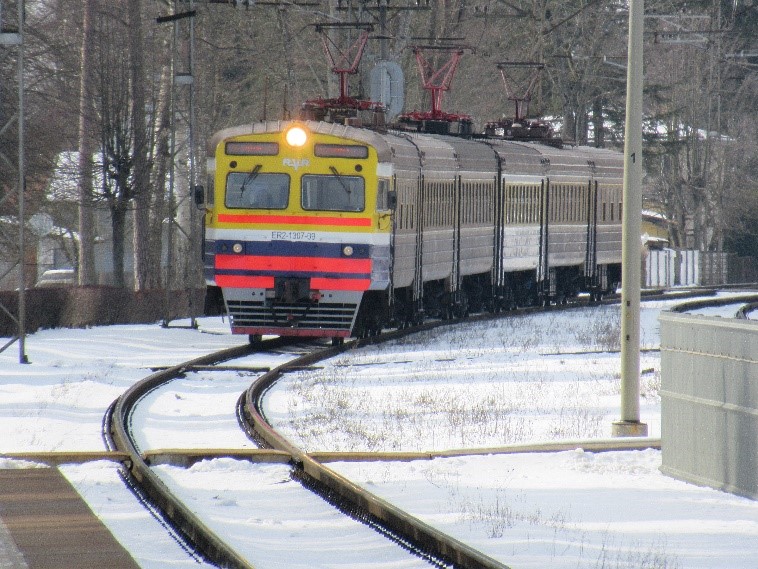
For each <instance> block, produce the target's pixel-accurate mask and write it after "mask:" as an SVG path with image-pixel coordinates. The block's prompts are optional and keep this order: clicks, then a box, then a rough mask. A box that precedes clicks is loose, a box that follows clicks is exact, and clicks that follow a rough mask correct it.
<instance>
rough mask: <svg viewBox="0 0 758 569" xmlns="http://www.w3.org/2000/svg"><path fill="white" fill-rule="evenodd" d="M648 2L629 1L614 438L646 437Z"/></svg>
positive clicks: (641, 0) (639, 0)
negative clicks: (643, 300)
mask: <svg viewBox="0 0 758 569" xmlns="http://www.w3.org/2000/svg"><path fill="white" fill-rule="evenodd" d="M644 5H645V3H644V0H630V1H629V47H628V55H627V57H628V63H627V80H626V127H625V136H624V198H623V203H624V208H623V212H622V215H623V219H622V232H623V235H622V241H621V261H622V262H621V267H622V268H621V271H622V274H621V419H620V420H619V421H616V422H614V423H613V426H612V433H613V436H615V437H644V436H647V425H646V424H644V423H641V422H640V288H641V283H640V281H641V278H642V266H641V265H642V244H641V241H640V235H641V226H642V72H643V67H642V40H643V28H644V10H645V8H644Z"/></svg>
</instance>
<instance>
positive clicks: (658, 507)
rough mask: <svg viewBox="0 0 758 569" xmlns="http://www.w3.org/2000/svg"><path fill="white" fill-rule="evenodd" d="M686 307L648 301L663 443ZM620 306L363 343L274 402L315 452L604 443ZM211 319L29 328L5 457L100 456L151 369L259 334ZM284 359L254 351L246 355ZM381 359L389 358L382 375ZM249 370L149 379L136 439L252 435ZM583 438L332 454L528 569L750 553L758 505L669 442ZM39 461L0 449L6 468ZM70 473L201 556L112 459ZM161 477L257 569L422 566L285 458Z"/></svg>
mask: <svg viewBox="0 0 758 569" xmlns="http://www.w3.org/2000/svg"><path fill="white" fill-rule="evenodd" d="M677 302H678V301H676V300H675V299H674V300H671V301H665V302H663V301H657V302H644V303H643V311H642V314H641V328H642V330H641V337H642V347H643V353H642V355H641V369H642V378H641V388H642V389H641V391H642V398H641V414H642V417H641V418H642V421H643V422H645V423H647V424H648V427H649V430H650V434H651V435H652V436H659V434H660V401H659V399H658V396H657V389H658V386H659V380H660V365H659V355H658V353H657V352H656V351H654V350H655V348H657V346H658V342H659V339H658V321H657V315H658V313H659V312H660V310H661V309H663V308H665V307H667V306H672V305H673V304H675V303H677ZM618 311H619V309H618V307H617V306H616V307H607V308H602V309H598V308H593V309H584V308H578V309H572V310H570V311H567V312H560V313H557V312H554V313H548V314H542V315H533V316H519V317H516V318H509V319H505V320H496V321H490V322H482V323H478V324H469V325H466V326H456V327H452V328H441V329H438V330H435V331H432V332H429V333H426V334H425V335H424V336H422V337H416V338H413V339H409V340H406V341H399V342H393V343H390V344H385V345H382V346H377V347H374V348H364V349H360V350H351V351H349V352H346V353H344V354H342V355H340V356H339V357H337V358H335V359H334V360H333V361H332V362H330V363H327V364H325V365H323V369H321V370H311V371H300V372H298V373H292V374H287V375H286V376H285V381H284V382H283V383H280V384H279V385H278V386H277V387H276V388H275V389H274V390H272V392H271V393H270V395H269V397H268V398H267V400H266V406H267V410H266V412H267V413H268V414H269V417H270V419H271V420H272V421H273V422H274V423H275V424H276V426H277V428H279V429H281V430H282V431H283V432H285V434H286V436H288V437H290V438H291V439H292V440H293V442H294V443H295V444H298V445H301V446H302V447H303V448H305V449H307V450H310V451H315V450H386V451H395V450H445V449H451V448H464V447H466V448H474V447H495V446H500V445H504V444H519V443H532V442H539V441H553V440H565V439H571V440H579V439H597V438H605V437H607V436H608V435H609V433H610V423H611V422H612V421H614V420H616V419H618V417H617V415H618V405H619V395H618V393H619V391H618V390H619V367H620V364H619V355H618V353H617V352H615V351H613V350H615V349H617V347H618V337H617V334H618V325H619V317H618ZM199 323H200V329H199V330H192V329H188V328H182V327H170V328H162V327H160V326H159V325H157V324H155V325H131V326H108V327H101V328H90V329H84V330H45V331H40V332H37V333H35V334H32V335H30V336H28V337H27V343H26V345H27V350H26V351H27V355H28V357H29V359H30V361H31V363H30V364H29V365H22V364H18V362H17V353H16V352H15V351H14V349H13V348H14V347H15V346H13V347H11V348H10V349H8V350H6V351H5V352H3V353H0V430H2V432H3V433H4V436H3V438H2V440H0V453H4V454H8V453H18V452H51V451H64V450H65V451H91V450H102V449H103V448H104V447H103V442H102V436H101V428H102V417H103V414H104V413H105V410H106V409H107V407H108V406H109V405H110V404H111V403H112V401H113V400H114V399H115V398H116V397H118V396H119V395H120V394H121V393H123V391H125V390H126V389H127V388H128V387H129V386H130V385H132V384H133V383H134V382H135V381H137V380H139V379H141V378H143V377H145V376H147V375H148V374H149V373H150V372H151V367H155V366H165V365H170V364H173V363H178V362H181V361H185V360H187V359H190V358H192V357H195V356H199V355H201V354H203V353H207V352H208V351H211V350H214V349H220V348H223V347H230V346H235V345H239V344H241V343H244V341H246V338H244V337H235V336H232V335H230V334H229V333H228V323H227V322H224V321H222V320H221V319H217V318H202V319H200V320H199ZM3 343H4V342H3ZM647 350H651V351H647ZM290 357H293V356H292V355H291V354H273V355H272V354H268V355H251V356H249V357H248V358H245V360H244V361H242V362H235V365H247V366H250V367H251V368H252V367H270V366H275V365H279V364H280V363H282V362H283V361H285V360H286V359H287V358H290ZM368 364H381V365H380V369H381V370H382V371H381V377H376V376H375V375H374V374H373V372H372V370H375V369H376V368H375V367H370V366H369V365H368ZM254 377H255V373H253V372H244V371H237V372H229V373H227V374H225V375H219V374H218V372H198V373H191V374H187V376H186V377H184V378H181V379H179V380H177V381H175V382H172V383H171V384H170V385H169V387H168V388H167V389H165V390H161V391H156V392H153V393H152V394H150V396H148V398H146V400H145V403H147V405H145V406H141V407H140V410H139V412H138V413H137V414H136V415H135V416H134V417H133V424H134V425H135V426H136V427H138V431H139V432H140V433H141V434H140V440H139V443H138V444H139V445H140V448H141V449H142V450H146V449H158V448H182V447H193V448H195V447H203V448H206V447H232V448H247V447H249V446H251V445H250V443H249V441H248V440H247V439H246V438H245V437H244V436H242V435H241V434H240V432H239V428H238V426H237V424H236V417H235V415H234V411H235V410H234V407H235V405H236V400H237V398H238V396H239V394H240V393H241V392H242V390H244V389H245V388H246V387H247V386H248V385H249V384H250V382H251V381H252V380H253V378H254ZM576 446H577V448H576V449H575V450H570V451H565V452H556V453H526V454H502V455H494V454H489V455H481V456H471V457H454V458H437V459H434V460H416V461H410V462H401V461H396V462H370V463H369V462H363V463H358V462H337V463H331V464H330V465H329V466H330V468H333V469H335V470H337V471H338V472H340V473H342V474H344V475H346V476H348V477H349V478H350V479H352V480H354V481H355V482H356V483H358V484H361V485H363V486H365V487H366V488H368V489H369V490H370V491H372V492H374V493H376V494H377V495H379V496H380V497H383V498H385V499H387V500H389V501H391V502H393V503H395V504H397V505H398V506H399V507H401V508H403V509H406V510H407V511H409V512H411V513H413V514H414V515H416V516H418V517H419V518H421V519H423V520H424V521H425V522H427V523H429V524H430V525H433V526H436V527H438V528H440V529H441V530H443V531H445V532H447V533H449V534H451V535H452V536H453V537H456V538H457V539H459V540H461V541H464V542H465V543H468V544H470V545H472V546H473V547H475V548H477V549H479V550H481V551H482V552H484V553H485V554H487V555H490V556H492V557H494V558H496V559H498V560H499V561H501V562H502V563H505V564H507V565H509V566H511V567H513V568H514V569H516V568H519V569H520V568H529V567H550V568H558V569H562V568H567V569H568V568H576V567H588V568H595V567H606V568H616V567H619V568H621V567H635V568H639V567H665V568H669V569H671V568H681V569H684V568H710V569H721V568H724V569H725V568H729V569H733V568H743V567H744V568H748V567H754V566H755V559H756V558H758V502H755V501H751V500H748V499H745V498H741V497H737V496H733V495H730V494H726V493H722V492H718V491H716V490H712V489H709V488H701V487H697V486H694V485H692V484H687V483H685V482H681V481H678V480H675V479H672V478H669V477H666V476H664V475H663V474H661V473H660V471H659V467H660V464H661V456H660V452H659V451H656V450H650V449H648V450H642V451H624V452H605V453H598V452H588V451H585V450H582V448H581V442H578V443H577V445H576ZM29 466H33V465H31V464H30V463H29V462H28V461H21V460H17V459H9V458H0V468H19V467H29ZM61 471H62V472H63V473H64V475H65V476H66V477H67V478H68V479H69V480H70V481H71V482H72V483H73V484H74V485H75V487H76V488H77V490H78V491H79V492H80V493H81V494H82V495H83V496H84V497H85V499H86V500H87V502H88V503H89V504H90V507H91V508H92V509H93V511H95V512H96V513H97V514H98V515H99V516H100V517H101V519H103V521H104V522H105V523H106V525H107V526H108V527H109V528H110V529H111V531H112V532H113V533H114V535H115V536H116V538H117V539H118V540H119V541H121V542H122V544H124V545H125V547H127V549H129V550H130V551H131V552H132V554H133V555H134V556H135V558H136V559H137V561H138V562H139V563H140V564H141V565H142V566H143V567H151V568H157V569H163V568H168V567H172V568H173V567H184V566H187V567H190V566H192V567H197V566H198V561H197V560H196V559H195V558H194V557H193V556H192V555H190V554H188V553H187V552H186V551H185V550H184V549H183V547H182V546H181V545H180V543H179V542H178V541H177V540H176V539H175V538H174V537H173V536H172V535H171V534H170V532H168V531H167V530H166V529H165V528H164V527H163V526H162V524H161V523H160V522H159V521H158V520H157V519H156V518H155V517H154V516H153V515H152V514H151V513H149V512H148V511H146V510H145V509H144V508H143V507H142V506H141V505H140V504H139V503H138V502H137V501H136V500H135V498H134V497H133V495H132V494H131V493H130V492H129V491H128V490H127V489H126V488H125V486H124V484H123V483H122V481H121V479H120V476H119V468H118V465H116V464H114V463H111V462H107V461H97V462H91V463H87V464H82V465H73V464H72V465H64V466H62V467H61ZM156 471H157V472H158V474H159V475H160V476H161V477H162V479H163V480H164V481H166V482H167V483H169V484H170V485H171V486H172V487H173V488H175V491H176V492H177V493H179V494H181V495H183V496H184V497H185V498H186V499H187V501H188V502H189V503H191V504H192V507H193V508H194V509H195V511H196V512H197V513H198V515H200V516H201V517H202V518H203V519H206V520H208V523H209V524H211V525H212V526H213V527H214V528H215V530H216V531H217V532H218V533H219V534H221V535H224V536H225V538H227V539H229V540H230V542H232V543H233V544H234V545H235V547H236V548H237V549H238V550H239V551H241V552H243V553H244V555H246V556H247V557H248V558H249V559H251V560H252V561H253V563H254V564H255V566H256V567H261V568H264V569H265V568H266V567H276V566H281V563H282V560H283V559H286V560H287V561H286V566H287V567H312V566H313V564H314V559H315V560H316V561H315V562H316V563H317V564H318V566H319V567H371V568H374V567H376V568H378V567H382V568H388V567H393V568H394V567H403V568H404V567H417V566H419V567H420V566H427V565H425V564H424V563H423V561H422V560H420V559H418V558H416V557H414V556H411V555H409V554H407V553H406V552H405V551H404V550H402V549H401V548H400V547H398V546H396V545H394V544H392V543H391V542H388V541H386V540H385V539H384V538H382V537H380V536H378V534H376V533H375V532H374V531H373V530H370V529H369V528H367V527H366V526H363V525H361V524H360V523H358V522H355V521H353V520H350V519H349V518H346V517H344V516H342V515H341V514H340V513H339V512H337V511H336V510H335V509H334V508H333V507H332V506H329V505H328V504H326V503H324V502H322V501H321V500H320V499H317V498H314V497H313V496H312V495H310V494H309V493H308V492H306V491H305V490H304V489H303V488H302V486H300V484H299V483H297V482H296V481H293V480H292V479H291V478H290V475H289V469H288V467H287V466H286V465H282V464H256V463H249V462H246V461H240V460H232V459H228V458H224V459H221V458H220V459H215V460H207V461H202V462H200V463H198V464H196V465H194V466H192V467H190V468H186V469H184V468H179V467H174V466H167V465H163V466H159V467H156ZM1 546H2V542H0V547H1ZM367 559H370V560H372V561H367ZM201 565H202V564H201Z"/></svg>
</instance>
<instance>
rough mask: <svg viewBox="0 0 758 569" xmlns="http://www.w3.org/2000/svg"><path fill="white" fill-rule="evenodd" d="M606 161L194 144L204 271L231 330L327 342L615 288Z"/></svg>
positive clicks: (494, 142) (274, 124)
mask: <svg viewBox="0 0 758 569" xmlns="http://www.w3.org/2000/svg"><path fill="white" fill-rule="evenodd" d="M622 172H623V160H622V156H621V155H620V154H619V153H617V152H613V151H610V150H603V149H595V148H586V147H575V148H568V147H566V148H559V147H555V146H551V145H545V144H539V143H533V142H520V141H513V140H503V139H498V138H462V137H455V136H446V135H441V134H424V133H420V132H406V131H393V130H387V131H382V132H380V131H377V130H371V129H365V128H359V127H353V126H347V125H344V124H338V123H328V122H316V121H269V122H261V123H255V124H249V125H244V126H238V127H234V128H229V129H226V130H222V131H220V132H219V133H217V134H216V135H215V136H214V137H213V138H212V140H211V141H210V144H209V154H208V178H209V182H208V185H207V187H206V188H205V196H204V203H205V211H206V213H205V218H204V235H205V239H204V241H205V245H204V270H205V278H206V282H207V285H208V286H209V291H210V296H211V298H218V299H219V302H221V301H222V302H223V305H224V307H225V310H226V312H227V313H228V315H229V318H230V323H231V328H232V332H234V333H237V334H248V335H249V336H250V339H251V341H253V340H255V339H259V338H260V337H261V336H262V335H264V334H276V335H282V336H320V337H327V338H332V339H333V340H334V341H340V340H341V339H342V338H345V337H350V336H366V335H371V334H374V333H376V332H378V331H379V330H381V329H382V328H383V327H386V326H399V327H402V326H404V325H408V324H412V323H418V322H420V321H422V320H423V319H424V318H426V317H434V318H449V317H458V316H463V315H465V314H467V313H469V312H478V311H484V310H490V311H498V310H502V309H508V308H511V307H514V306H517V305H528V304H535V303H548V302H563V301H564V300H565V299H567V298H570V297H574V296H576V295H577V294H579V293H581V292H585V293H589V295H590V296H591V298H598V297H600V296H601V295H603V294H605V293H607V292H609V291H613V290H615V287H616V286H617V285H618V282H619V281H620V279H621V215H622Z"/></svg>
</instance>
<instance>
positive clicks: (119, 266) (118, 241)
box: [111, 203, 127, 288]
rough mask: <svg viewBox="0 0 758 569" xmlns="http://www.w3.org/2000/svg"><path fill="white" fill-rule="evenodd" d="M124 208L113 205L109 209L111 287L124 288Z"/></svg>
mask: <svg viewBox="0 0 758 569" xmlns="http://www.w3.org/2000/svg"><path fill="white" fill-rule="evenodd" d="M126 209H127V208H126V207H125V204H120V203H119V204H115V205H114V206H113V207H112V208H111V227H112V230H113V247H112V252H113V286H116V287H118V288H124V287H125V286H126V283H125V281H124V239H125V238H126Z"/></svg>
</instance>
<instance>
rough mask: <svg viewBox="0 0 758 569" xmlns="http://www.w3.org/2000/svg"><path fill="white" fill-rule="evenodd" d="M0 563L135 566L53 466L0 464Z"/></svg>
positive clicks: (34, 567) (52, 567)
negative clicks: (3, 465)
mask: <svg viewBox="0 0 758 569" xmlns="http://www.w3.org/2000/svg"><path fill="white" fill-rule="evenodd" d="M0 567H14V568H16V569H48V568H49V569H62V568H72V569H73V568H77V569H90V568H91V569H95V568H97V569H102V568H103V567H109V568H115V569H132V568H133V569H137V568H138V567H139V566H138V565H137V564H136V563H135V562H134V560H133V559H132V558H131V556H130V555H129V553H127V551H126V550H125V549H124V548H123V547H122V546H121V544H119V543H118V542H117V541H116V540H115V539H114V537H113V536H112V535H111V534H110V532H109V531H108V530H107V528H106V527H105V525H103V523H102V522H101V521H100V520H99V519H98V518H97V517H96V516H95V515H94V514H93V513H92V511H91V510H90V509H89V507H88V506H87V504H85V503H84V501H83V500H82V498H81V496H79V494H78V493H77V492H76V490H74V488H73V486H71V484H69V482H68V481H67V480H66V479H65V478H64V477H63V475H62V474H61V473H60V472H59V471H58V469H57V468H28V469H26V468H25V469H10V470H2V469H0Z"/></svg>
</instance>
